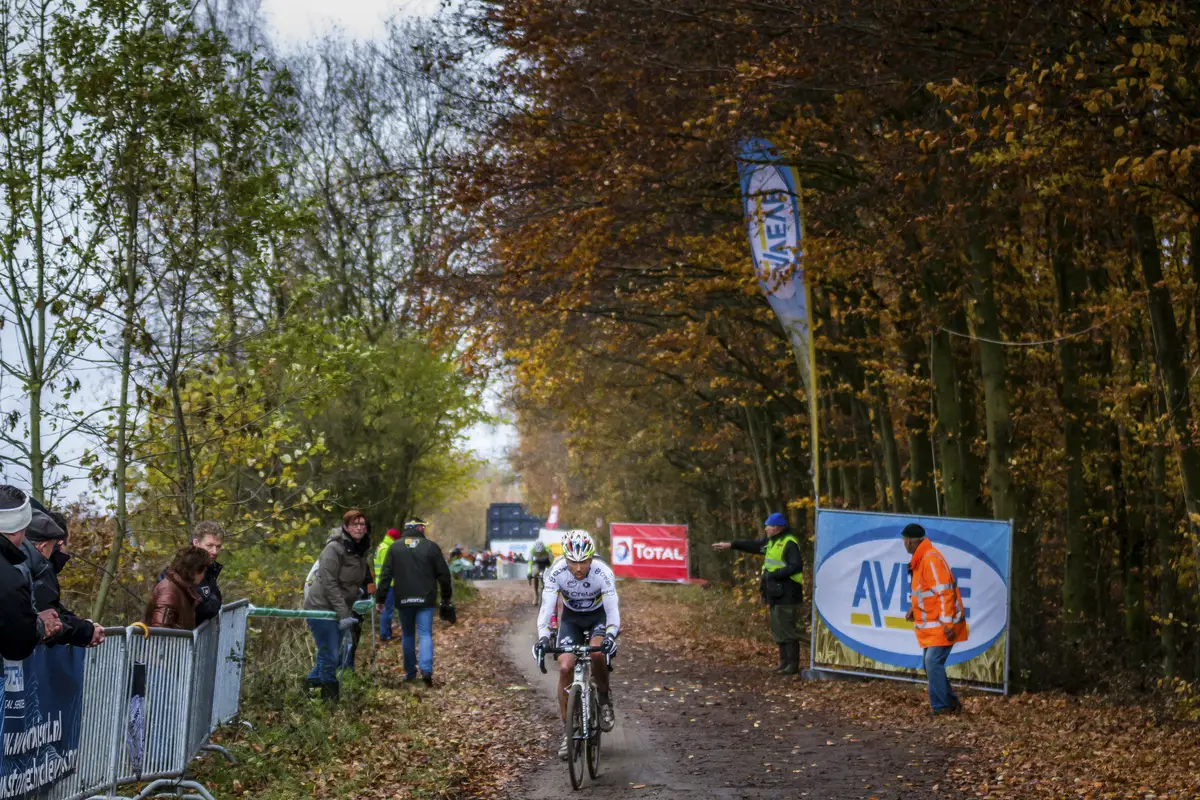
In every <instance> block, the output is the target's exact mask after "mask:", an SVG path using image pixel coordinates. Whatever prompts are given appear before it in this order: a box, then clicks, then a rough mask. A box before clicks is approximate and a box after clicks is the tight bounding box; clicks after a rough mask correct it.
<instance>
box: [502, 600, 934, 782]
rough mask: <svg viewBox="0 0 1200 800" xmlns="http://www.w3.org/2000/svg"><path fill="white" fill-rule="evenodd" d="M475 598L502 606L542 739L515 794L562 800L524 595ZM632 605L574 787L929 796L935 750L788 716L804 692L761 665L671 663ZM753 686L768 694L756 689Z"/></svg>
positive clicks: (546, 684) (549, 694)
mask: <svg viewBox="0 0 1200 800" xmlns="http://www.w3.org/2000/svg"><path fill="white" fill-rule="evenodd" d="M481 588H483V589H484V591H485V592H487V593H489V594H495V595H498V596H500V597H504V598H505V599H508V598H510V597H511V603H512V610H511V611H510V613H509V620H510V622H511V623H512V624H511V625H510V627H509V629H508V632H507V634H506V637H505V653H506V655H507V658H508V659H509V661H510V663H511V664H512V665H513V666H515V667H516V668H517V669H518V670H519V671H520V672H521V674H522V676H523V678H524V679H525V680H526V681H527V682H528V684H529V685H530V686H532V687H535V689H536V690H537V692H538V697H536V698H534V703H533V712H532V713H533V716H534V719H533V723H534V724H535V725H536V726H537V727H538V728H539V729H540V730H542V731H543V734H546V733H547V732H548V733H549V736H546V737H545V738H544V740H547V747H546V752H545V761H544V762H543V763H542V765H541V766H540V767H538V768H537V769H536V770H534V771H533V772H531V774H529V775H528V777H527V779H526V780H525V781H524V783H523V785H522V787H521V790H520V791H519V792H518V796H521V797H527V798H551V797H561V796H563V794H564V792H570V783H569V780H568V778H567V772H566V765H565V764H564V763H563V762H561V761H559V760H558V759H557V758H554V755H553V752H552V750H553V749H556V748H557V744H558V739H557V734H558V731H559V727H558V720H557V711H556V708H555V705H554V692H555V682H554V679H555V675H554V673H553V672H551V673H550V674H548V675H545V676H543V675H541V674H540V673H539V672H538V670H537V667H536V666H535V665H534V663H533V659H532V657H531V656H530V647H531V644H532V641H533V629H534V615H535V610H534V608H533V605H532V602H531V601H530V598H529V595H528V590H527V588H526V587H525V584H524V582H512V583H508V584H506V583H494V584H488V585H486V587H483V586H481ZM497 599H499V598H497ZM639 600H640V598H639V597H637V596H633V597H631V598H630V600H629V601H626V599H625V598H624V597H623V599H622V603H623V609H622V612H623V613H622V617H623V619H624V618H627V619H628V620H629V622H630V624H629V627H628V628H627V632H626V633H625V634H624V635H623V636H622V645H621V651H620V654H619V657H618V660H617V664H616V666H617V671H616V672H614V673H613V693H614V694H613V698H614V701H615V705H616V711H617V727H616V729H615V730H614V731H613V732H612V733H611V734H606V735H605V737H604V745H603V751H602V759H601V773H600V777H599V778H598V779H597V780H596V781H595V782H591V781H588V782H586V783H585V791H586V793H587V795H588V796H590V797H595V798H607V797H622V798H627V797H629V796H630V795H631V794H632V795H634V796H640V797H648V798H684V797H697V796H709V797H716V798H731V799H732V798H771V800H776V799H777V798H791V797H806V798H878V800H885V799H886V798H920V797H932V796H934V795H935V794H936V793H935V792H934V791H932V787H933V786H934V785H936V784H937V782H938V778H939V776H940V775H942V774H944V773H945V771H946V769H947V766H948V764H947V754H946V753H945V752H944V751H941V752H939V753H936V754H933V753H923V752H921V750H922V749H921V748H920V747H918V746H917V742H915V741H914V740H911V739H909V740H907V741H906V740H905V739H904V738H902V737H896V736H889V735H887V734H886V733H884V732H879V731H867V730H863V729H861V728H858V727H856V726H854V725H852V724H847V723H846V722H844V721H840V720H838V718H837V717H836V716H832V715H827V714H823V713H819V712H812V713H803V712H800V713H797V712H796V710H795V709H794V708H793V707H792V705H791V703H789V702H788V697H789V696H791V695H797V694H799V693H801V692H804V691H805V690H806V689H807V690H811V688H812V687H811V685H806V684H804V683H802V682H801V681H799V680H798V679H795V678H791V679H781V678H775V677H773V676H770V675H769V673H768V671H767V670H766V669H765V668H763V666H762V665H761V664H752V665H749V666H747V667H745V668H742V669H739V668H735V667H729V666H722V665H718V664H708V663H704V662H703V660H701V659H687V658H678V657H674V656H672V655H670V654H669V653H667V652H666V651H665V650H663V649H661V648H659V647H657V646H656V645H655V642H656V641H659V640H661V639H662V637H664V636H669V635H670V631H669V630H662V629H651V628H648V627H646V626H644V625H639V624H638V623H637V619H638V617H639V611H641V609H640V608H639ZM497 605H498V606H501V607H502V606H503V602H501V603H498V604H497ZM764 682H770V686H771V688H772V692H771V693H770V694H767V693H764V692H762V691H760V690H761V689H762V688H763V684H764ZM780 693H782V694H780Z"/></svg>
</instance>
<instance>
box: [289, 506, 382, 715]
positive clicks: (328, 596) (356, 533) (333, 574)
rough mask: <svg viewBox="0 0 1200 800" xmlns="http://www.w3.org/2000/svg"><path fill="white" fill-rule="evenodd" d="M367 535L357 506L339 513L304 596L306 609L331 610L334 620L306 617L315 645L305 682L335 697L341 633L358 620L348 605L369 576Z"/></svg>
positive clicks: (349, 628)
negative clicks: (338, 524)
mask: <svg viewBox="0 0 1200 800" xmlns="http://www.w3.org/2000/svg"><path fill="white" fill-rule="evenodd" d="M370 553H371V536H370V533H369V528H368V526H367V517H366V515H365V514H363V513H362V512H361V511H359V510H358V509H357V508H352V509H350V510H349V511H347V512H346V513H345V514H344V515H342V527H340V528H335V529H334V531H333V532H332V533H330V534H329V539H328V540H327V541H326V542H325V548H324V549H323V550H322V551H321V557H320V558H318V559H317V571H316V575H315V576H314V580H313V584H312V586H311V587H310V588H309V591H308V593H307V594H306V596H305V598H304V607H305V608H306V609H309V610H310V611H332V612H334V614H336V615H337V619H336V620H331V619H310V620H309V621H308V627H309V630H311V631H312V636H313V641H315V642H316V645H317V660H316V664H314V665H313V668H312V672H310V673H309V674H308V679H307V684H308V686H310V687H313V688H320V690H321V693H322V695H323V696H324V697H326V698H327V699H330V700H335V699H337V697H338V694H339V689H340V687H339V686H338V681H337V667H338V659H339V654H338V651H339V645H340V643H341V635H342V634H343V633H346V634H348V633H350V632H351V630H352V629H353V628H354V627H355V626H356V625H357V624H358V619H357V618H356V617H355V615H354V612H353V610H352V608H351V606H352V605H353V604H354V601H355V600H357V599H358V596H359V592H360V591H361V590H362V587H363V585H364V584H365V583H367V581H368V579H369V578H370V576H371V556H370Z"/></svg>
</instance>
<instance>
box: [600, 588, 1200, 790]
mask: <svg viewBox="0 0 1200 800" xmlns="http://www.w3.org/2000/svg"><path fill="white" fill-rule="evenodd" d="M706 595H710V596H706ZM621 604H622V615H621V616H622V623H623V634H622V635H623V637H629V638H634V637H641V636H654V642H655V644H656V646H658V647H660V648H662V649H664V650H666V651H668V652H671V653H673V654H676V655H677V656H679V657H680V658H682V659H695V660H702V661H704V662H707V663H710V664H718V665H740V666H741V667H742V668H743V670H744V678H743V680H744V682H745V683H746V684H749V685H753V687H754V688H755V690H756V691H758V692H759V694H760V696H761V697H762V698H763V699H764V700H766V701H767V702H768V703H784V704H786V705H787V707H788V708H789V709H790V710H791V711H792V713H799V714H804V715H827V716H833V715H836V716H837V717H839V718H841V719H842V720H843V721H846V722H850V723H853V724H855V725H858V726H861V727H862V728H863V729H866V730H877V731H885V732H894V733H895V734H897V735H898V736H900V737H902V738H903V740H904V741H905V742H906V744H909V745H911V746H912V747H913V750H914V753H916V752H920V753H921V754H922V755H924V756H928V754H929V752H930V751H931V750H936V749H938V748H940V749H942V750H943V751H944V753H945V760H946V776H945V779H944V780H943V781H942V782H941V783H940V785H939V787H938V789H939V790H940V791H941V792H943V793H945V794H948V795H950V796H955V797H992V798H1044V797H1078V798H1095V799H1096V800H1100V799H1101V798H1141V799H1142V800H1147V799H1148V798H1195V797H1200V726H1197V725H1195V724H1194V723H1189V722H1187V721H1184V720H1181V719H1179V718H1177V717H1175V716H1173V715H1172V714H1171V713H1170V711H1171V710H1170V709H1169V708H1168V707H1166V706H1164V705H1163V703H1162V701H1161V700H1160V699H1158V698H1155V697H1149V696H1147V697H1145V698H1124V697H1112V696H1107V697H1098V696H1069V695H1065V694H1062V693H1058V692H1045V693H1040V694H1018V695H1014V696H1012V697H1001V696H997V695H990V694H984V693H969V694H967V695H966V696H964V697H963V704H964V713H963V714H962V715H960V716H957V717H939V718H936V719H933V718H931V717H930V715H929V706H928V700H927V698H926V695H925V689H924V686H922V685H919V684H904V683H895V682H891V681H882V680H880V681H864V682H861V683H857V682H856V683H849V682H841V681H801V680H799V679H795V678H793V679H781V678H778V677H775V676H773V675H771V674H770V673H769V669H770V667H771V666H772V663H773V660H774V655H775V653H774V646H773V645H772V644H771V642H770V640H769V638H767V636H766V635H765V634H766V625H767V623H766V616H765V613H764V612H763V610H762V609H761V608H758V607H754V606H742V607H738V608H736V609H733V608H731V607H730V606H729V604H728V603H727V602H726V601H725V600H724V599H723V598H720V596H719V595H718V593H715V592H713V593H708V592H700V591H698V590H696V589H694V588H691V587H668V586H650V585H642V584H632V583H630V582H624V583H623V584H622V586H621ZM718 604H719V605H720V610H719V613H716V614H714V613H713V609H714V607H715V606H716V605H718ZM731 631H741V633H740V634H737V633H731ZM664 632H669V635H664ZM806 658H807V654H806V653H805V654H803V657H802V661H803V660H804V659H806ZM828 744H829V745H833V744H834V743H833V742H832V741H830V742H829V743H828Z"/></svg>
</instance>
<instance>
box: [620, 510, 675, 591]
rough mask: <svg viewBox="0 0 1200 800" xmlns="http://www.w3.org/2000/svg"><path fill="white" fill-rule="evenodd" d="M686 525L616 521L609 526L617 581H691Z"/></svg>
mask: <svg viewBox="0 0 1200 800" xmlns="http://www.w3.org/2000/svg"><path fill="white" fill-rule="evenodd" d="M687 535H688V529H687V525H654V524H650V523H642V522H614V523H612V525H610V526H609V537H610V541H611V542H612V570H613V574H615V575H616V576H617V577H618V578H635V579H637V580H643V581H675V582H678V583H686V582H687V581H688V538H687Z"/></svg>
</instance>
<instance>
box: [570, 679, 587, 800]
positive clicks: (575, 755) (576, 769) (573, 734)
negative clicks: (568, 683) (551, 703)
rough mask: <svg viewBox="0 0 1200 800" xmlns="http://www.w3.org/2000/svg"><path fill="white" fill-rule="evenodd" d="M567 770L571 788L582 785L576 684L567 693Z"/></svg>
mask: <svg viewBox="0 0 1200 800" xmlns="http://www.w3.org/2000/svg"><path fill="white" fill-rule="evenodd" d="M566 728H567V771H568V772H569V773H570V774H571V788H572V789H578V788H579V787H580V786H582V785H583V759H584V750H586V749H587V748H586V747H585V742H584V741H583V702H582V698H581V697H580V691H579V686H578V684H576V685H575V686H572V687H571V689H570V694H568V695H567V725H566Z"/></svg>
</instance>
